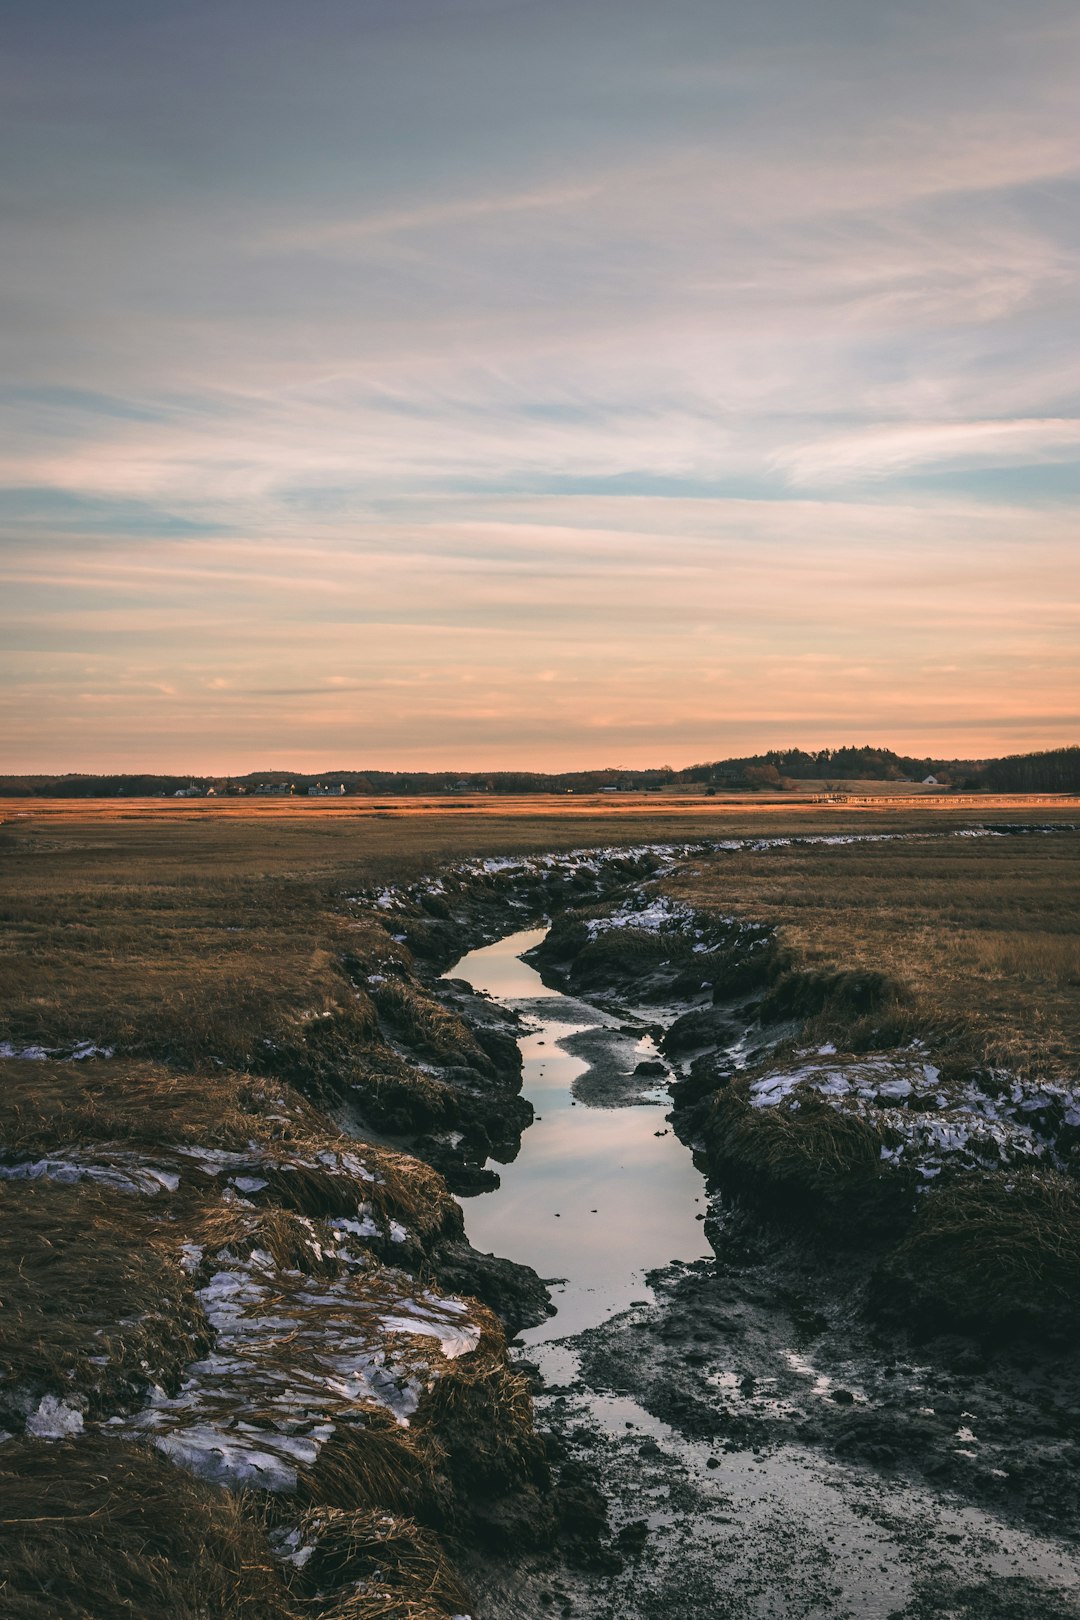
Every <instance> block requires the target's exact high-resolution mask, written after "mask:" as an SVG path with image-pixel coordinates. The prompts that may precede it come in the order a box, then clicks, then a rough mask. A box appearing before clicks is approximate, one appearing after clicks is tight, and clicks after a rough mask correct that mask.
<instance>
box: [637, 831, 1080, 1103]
mask: <svg viewBox="0 0 1080 1620" xmlns="http://www.w3.org/2000/svg"><path fill="white" fill-rule="evenodd" d="M665 888H666V889H667V890H668V891H669V892H670V893H671V894H672V895H673V896H674V897H676V898H678V899H681V900H684V901H686V902H688V903H689V904H691V905H694V906H697V907H699V908H701V909H703V910H705V911H706V912H709V911H713V912H716V913H720V914H723V915H730V914H732V913H734V914H735V915H737V916H740V917H742V918H745V919H747V920H749V921H754V922H763V923H769V924H772V925H774V926H775V928H776V930H777V949H778V951H780V952H782V953H783V960H784V961H785V962H786V966H787V971H788V972H794V974H795V975H797V977H796V978H795V979H793V980H792V981H791V982H790V984H789V987H788V989H787V990H785V989H784V986H783V979H782V977H781V976H776V975H774V976H773V981H772V982H773V984H774V986H775V988H774V989H772V990H771V991H770V994H771V995H772V996H774V997H775V998H776V999H777V1007H778V1010H779V1009H780V1007H781V1006H784V1007H790V1008H791V1009H792V1010H795V1011H797V1012H798V1013H799V1014H800V1015H802V1016H806V1015H807V1013H809V1014H810V1016H811V1022H810V1023H809V1024H808V1026H807V1034H808V1037H818V1036H820V1038H821V1039H828V1038H831V1037H832V1036H836V1037H838V1038H839V1039H840V1040H841V1041H843V1043H844V1044H845V1045H848V1046H856V1047H857V1048H858V1049H859V1050H868V1049H871V1048H872V1047H873V1046H874V1045H877V1046H878V1047H881V1046H884V1045H888V1044H892V1043H896V1042H898V1041H902V1040H904V1039H910V1038H912V1037H913V1036H915V1035H923V1036H925V1037H927V1038H928V1039H929V1040H930V1042H931V1044H933V1046H934V1047H935V1048H936V1049H937V1050H938V1051H941V1052H943V1053H947V1054H951V1055H952V1056H954V1057H956V1058H958V1059H959V1058H966V1059H967V1060H968V1061H970V1062H971V1063H993V1064H1000V1065H1002V1066H1003V1067H1008V1068H1011V1069H1013V1070H1014V1071H1016V1072H1017V1073H1020V1074H1024V1075H1030V1074H1034V1073H1040V1072H1042V1073H1044V1074H1050V1075H1060V1076H1065V1077H1068V1076H1070V1075H1074V1074H1075V1071H1076V1054H1077V1051H1078V1050H1080V833H1077V832H1073V831H1063V832H1059V833H1056V834H1054V835H1053V836H1046V835H1043V834H1039V833H1036V832H1033V833H1028V834H1020V835H1012V836H1008V837H996V838H995V837H990V838H976V839H968V838H955V839H942V840H928V841H925V842H919V841H916V842H909V843H896V844H893V843H865V844H847V845H840V846H822V845H816V846H815V845H802V846H800V845H789V846H787V847H784V848H775V849H771V850H768V851H763V852H761V853H753V852H727V853H725V852H719V853H717V854H716V855H715V856H712V857H710V858H709V859H708V860H704V861H695V862H694V863H693V864H692V866H691V867H690V868H688V869H686V870H684V871H683V872H680V873H679V874H678V876H677V877H675V878H673V879H672V880H670V881H669V882H667V883H666V884H665ZM837 975H847V976H848V977H849V981H850V982H855V981H856V980H862V981H865V982H870V981H876V982H878V983H879V984H881V985H882V986H883V987H884V993H883V996H882V998H881V1001H880V1004H879V1005H875V1006H874V1007H872V1008H868V1009H861V1010H860V1009H859V1008H858V1007H856V1006H854V1005H850V1004H848V1005H844V1004H843V1003H842V1001H838V1000H837V998H836V996H835V994H833V995H830V996H826V997H824V998H822V999H821V1002H820V1005H819V1006H817V1007H816V1008H814V1007H813V996H812V995H811V993H810V992H811V990H812V988H813V986H814V985H815V984H817V985H819V986H820V985H822V984H824V983H826V982H827V981H828V980H829V978H830V977H831V978H832V979H833V980H834V982H835V980H836V976H837ZM800 984H801V987H802V988H801V989H800ZM800 998H801V999H800ZM814 1019H816V1022H814V1021H813V1020H814Z"/></svg>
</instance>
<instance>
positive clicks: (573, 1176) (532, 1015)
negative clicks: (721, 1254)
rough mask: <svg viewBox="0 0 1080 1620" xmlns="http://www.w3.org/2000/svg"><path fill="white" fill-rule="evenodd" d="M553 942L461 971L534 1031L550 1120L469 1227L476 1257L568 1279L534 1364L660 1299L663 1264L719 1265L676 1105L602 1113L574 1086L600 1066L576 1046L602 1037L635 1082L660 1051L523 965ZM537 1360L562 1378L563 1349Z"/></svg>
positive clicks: (518, 938)
mask: <svg viewBox="0 0 1080 1620" xmlns="http://www.w3.org/2000/svg"><path fill="white" fill-rule="evenodd" d="M544 933H545V930H544V929H542V928H537V929H529V930H527V931H525V932H522V933H517V934H510V935H508V936H507V937H506V938H505V939H501V940H498V941H496V943H495V944H494V945H486V946H484V947H483V948H482V949H480V950H476V951H470V952H469V954H468V955H467V956H464V957H462V959H461V961H460V962H458V963H457V964H456V965H455V966H454V967H452V968H451V969H450V972H449V977H452V978H455V979H465V980H467V981H468V983H469V984H471V985H472V986H473V988H474V989H475V990H484V991H486V992H487V993H488V994H489V995H491V996H493V997H494V998H495V999H496V1000H498V1001H501V1002H503V1003H505V1004H506V1005H507V1006H510V1007H514V1008H516V1009H517V1010H518V1011H520V1012H521V1013H522V1014H523V1015H524V1017H525V1018H526V1020H527V1026H528V1027H527V1033H525V1034H524V1035H523V1036H522V1037H521V1038H520V1040H519V1045H520V1047H521V1053H522V1058H523V1060H524V1074H523V1085H522V1091H523V1094H524V1095H525V1096H526V1097H527V1098H528V1099H529V1101H530V1102H531V1103H532V1104H533V1107H534V1108H535V1109H536V1120H535V1123H534V1124H533V1125H531V1126H530V1127H529V1129H528V1130H527V1131H526V1132H525V1133H524V1136H523V1137H522V1143H521V1150H520V1152H519V1154H518V1157H517V1158H516V1159H515V1160H514V1162H513V1163H512V1164H508V1165H506V1166H504V1167H501V1168H500V1176H501V1178H502V1185H501V1187H500V1188H499V1189H498V1191H496V1192H491V1193H482V1194H480V1195H478V1196H477V1197H476V1198H472V1199H470V1200H469V1203H468V1208H467V1212H466V1225H467V1229H468V1233H469V1240H470V1242H471V1243H472V1244H473V1245H474V1246H475V1247H476V1248H478V1249H482V1250H490V1251H492V1252H494V1253H496V1254H504V1255H511V1256H512V1257H513V1258H514V1259H515V1260H522V1261H524V1262H525V1263H526V1264H528V1265H530V1266H533V1267H534V1268H535V1269H536V1270H537V1271H538V1272H539V1273H540V1275H541V1276H542V1277H544V1278H546V1279H547V1278H559V1279H561V1280H560V1282H559V1283H558V1284H557V1286H555V1287H553V1288H552V1291H551V1292H552V1300H553V1302H554V1304H555V1305H556V1307H557V1309H558V1315H557V1316H554V1317H552V1318H551V1319H550V1320H549V1321H548V1322H545V1323H543V1324H541V1326H539V1327H536V1328H531V1329H529V1330H527V1331H526V1332H524V1333H523V1334H522V1335H521V1338H522V1339H523V1340H524V1341H525V1343H526V1344H527V1345H529V1346H530V1354H532V1353H533V1349H534V1347H541V1346H544V1345H547V1344H550V1341H552V1340H553V1339H558V1338H562V1337H564V1336H565V1335H567V1334H572V1333H580V1332H581V1331H582V1329H584V1328H588V1327H595V1326H597V1325H598V1324H599V1323H601V1322H603V1321H605V1320H606V1318H607V1317H609V1316H611V1315H613V1314H614V1312H616V1311H619V1310H623V1309H625V1308H626V1306H628V1305H630V1304H631V1303H633V1301H635V1300H647V1299H649V1298H650V1297H651V1296H650V1290H649V1288H648V1285H647V1284H646V1282H645V1273H646V1272H647V1271H650V1270H652V1269H653V1268H654V1267H656V1266H664V1265H667V1264H668V1263H669V1262H670V1261H672V1260H684V1261H688V1260H697V1259H702V1258H705V1257H707V1256H708V1255H709V1254H710V1250H709V1247H708V1244H707V1243H706V1241H705V1236H704V1232H703V1230H702V1225H701V1222H700V1221H699V1220H698V1219H696V1217H697V1216H698V1215H700V1214H703V1213H704V1210H705V1191H704V1182H703V1180H702V1177H701V1175H700V1174H699V1173H698V1171H697V1170H696V1169H695V1168H694V1163H693V1160H692V1158H691V1156H690V1154H689V1153H688V1152H687V1150H686V1148H685V1147H683V1146H682V1144H681V1143H680V1142H679V1141H678V1140H677V1138H676V1137H675V1136H674V1134H673V1133H672V1131H671V1129H670V1127H669V1126H668V1124H667V1122H666V1120H665V1118H664V1112H665V1111H664V1108H663V1107H662V1106H659V1105H658V1103H657V1102H655V1101H654V1102H651V1103H631V1104H628V1105H625V1106H622V1107H617V1108H596V1107H588V1106H587V1105H586V1104H584V1103H582V1102H580V1101H576V1100H575V1098H574V1096H573V1094H572V1089H571V1088H572V1087H573V1085H574V1082H575V1081H576V1080H579V1079H580V1078H581V1077H582V1076H584V1075H585V1074H587V1073H588V1071H589V1067H590V1064H589V1062H588V1061H586V1059H585V1058H583V1057H581V1056H575V1055H574V1054H572V1053H571V1052H567V1051H566V1050H564V1048H563V1045H562V1043H563V1042H565V1041H567V1040H569V1039H570V1038H571V1037H573V1036H574V1035H576V1034H579V1033H580V1032H581V1031H583V1030H590V1031H592V1032H593V1034H594V1039H593V1041H591V1042H590V1046H591V1047H592V1048H593V1049H594V1061H595V1056H596V1049H597V1048H599V1049H601V1050H602V1049H603V1047H604V1045H605V1044H606V1046H607V1054H606V1055H607V1058H608V1061H609V1062H612V1063H617V1064H620V1065H621V1066H622V1068H623V1070H624V1072H627V1073H628V1072H629V1071H631V1070H632V1069H633V1067H634V1064H635V1063H637V1062H639V1061H640V1060H641V1059H642V1058H649V1057H651V1058H655V1056H656V1049H655V1047H654V1046H653V1043H652V1041H651V1039H650V1038H649V1037H648V1036H647V1035H643V1036H641V1037H640V1038H634V1039H631V1040H630V1041H628V1039H627V1036H626V1035H625V1033H623V1032H622V1031H621V1029H620V1025H619V1023H618V1021H617V1020H616V1019H614V1018H612V1017H610V1016H609V1015H608V1014H606V1013H604V1012H601V1011H600V1010H599V1009H597V1008H595V1007H591V1006H587V1005H585V1003H583V1002H580V1001H576V1000H574V999H573V998H572V997H570V996H564V995H562V994H561V993H560V992H559V991H557V990H552V989H550V988H549V987H548V986H546V985H545V984H544V983H543V982H542V980H541V978H540V975H539V974H538V973H537V972H536V970H535V969H534V968H532V967H530V966H529V964H528V963H527V962H522V961H521V960H520V956H521V952H522V951H527V950H529V949H530V947H531V946H533V945H537V944H539V943H540V941H541V940H542V939H543V937H544ZM605 1031H607V1032H608V1038H607V1041H606V1043H605V1041H604V1032H605ZM648 1084H649V1082H645V1085H646V1086H647V1085H648ZM664 1100H665V1101H666V1095H665V1097H664ZM657 1133H659V1134H657ZM534 1359H540V1360H541V1361H543V1362H544V1363H545V1371H547V1372H548V1373H549V1374H552V1375H555V1374H556V1373H557V1365H556V1364H557V1361H558V1357H557V1356H555V1355H553V1354H552V1352H551V1351H547V1352H545V1351H543V1350H538V1353H537V1354H536V1355H534ZM548 1360H550V1361H551V1365H550V1366H547V1365H546V1363H547V1361H548Z"/></svg>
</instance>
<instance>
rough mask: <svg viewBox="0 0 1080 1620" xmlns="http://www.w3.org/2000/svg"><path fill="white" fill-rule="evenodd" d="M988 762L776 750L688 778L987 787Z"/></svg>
mask: <svg viewBox="0 0 1080 1620" xmlns="http://www.w3.org/2000/svg"><path fill="white" fill-rule="evenodd" d="M985 763H986V762H985V761H981V760H973V759H933V758H929V757H928V758H925V759H916V758H913V757H911V756H910V755H907V754H895V753H894V752H893V750H892V749H891V748H870V747H865V748H819V749H818V750H817V751H816V752H810V753H807V751H806V750H805V749H803V748H770V749H769V750H768V751H767V752H766V753H764V754H748V755H746V756H745V758H742V759H719V760H715V761H714V762H713V763H712V764H708V765H691V766H690V767H689V769H688V770H686V771H684V772H683V773H682V774H683V776H684V777H685V778H686V780H687V781H690V782H705V783H711V784H713V785H715V786H718V787H719V786H721V785H724V786H728V787H730V786H732V785H741V786H745V787H763V786H764V787H780V786H782V785H783V782H784V781H785V780H788V781H794V782H798V781H806V780H807V779H810V780H813V781H827V782H854V781H862V782H922V781H925V779H926V777H928V776H934V777H936V778H937V780H938V781H939V782H941V783H942V784H943V785H946V786H952V785H957V786H959V785H964V786H975V785H981V783H980V782H979V778H980V777H981V774H982V772H983V770H984V769H985Z"/></svg>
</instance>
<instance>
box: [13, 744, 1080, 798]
mask: <svg viewBox="0 0 1080 1620" xmlns="http://www.w3.org/2000/svg"><path fill="white" fill-rule="evenodd" d="M927 777H933V778H935V780H936V781H937V782H938V783H940V784H941V786H942V787H953V788H963V789H966V790H969V791H970V790H972V789H979V788H985V789H989V790H991V791H994V792H1004V793H1077V792H1080V747H1070V748H1053V749H1049V750H1047V751H1045V752H1043V753H1037V754H1012V755H1010V756H1009V757H1008V758H1007V759H991V760H971V759H934V758H931V757H927V758H925V759H922V758H915V757H912V756H910V755H907V754H896V753H894V752H893V751H892V749H891V748H870V747H864V748H821V749H819V750H818V751H817V752H816V753H815V752H810V753H807V752H806V751H805V750H804V749H802V748H774V749H769V750H768V751H767V752H766V753H763V754H748V755H746V756H745V757H744V758H740V759H718V760H713V761H711V762H709V763H707V764H703V765H690V766H688V767H687V768H686V769H685V770H682V771H676V770H673V769H672V768H671V767H670V766H661V767H659V768H657V769H655V770H640V771H631V770H617V769H611V770H597V771H559V772H545V771H479V772H473V773H470V774H467V775H462V774H461V773H460V772H458V771H320V772H319V773H318V774H317V775H309V774H298V773H296V772H291V771H288V772H287V771H251V772H249V773H248V774H247V775H246V776H233V777H220V776H155V775H150V774H142V775H102V776H88V775H80V774H74V773H70V774H67V775H63V776H7V777H0V796H2V797H7V798H31V797H33V798H60V799H99V798H120V797H123V798H133V799H134V798H148V797H154V796H159V797H162V796H163V797H172V796H173V795H176V794H185V793H189V792H193V791H194V792H196V793H210V792H213V793H215V794H217V795H219V796H227V795H231V794H256V793H259V792H260V790H262V791H267V790H270V791H274V792H282V793H291V794H297V795H302V796H306V795H307V794H308V793H309V791H311V790H316V789H320V788H321V789H322V790H324V791H330V792H337V791H338V790H340V789H341V788H344V790H345V792H346V793H347V794H362V795H368V796H384V795H385V796H387V797H391V796H394V797H396V796H399V795H408V794H418V795H422V794H439V793H600V792H604V791H609V792H611V791H618V792H635V791H636V792H643V791H644V792H648V791H650V790H652V791H658V790H659V789H661V788H665V787H680V786H685V787H697V788H700V787H705V788H706V789H719V788H727V789H732V788H739V789H753V790H756V791H765V792H768V791H774V792H778V791H783V790H784V789H785V788H787V787H790V786H794V784H796V783H797V782H800V781H807V780H810V781H820V782H824V783H825V784H826V786H833V785H835V786H837V787H839V786H841V785H842V784H843V783H845V782H852V781H884V782H923V781H925V780H926V778H927Z"/></svg>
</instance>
